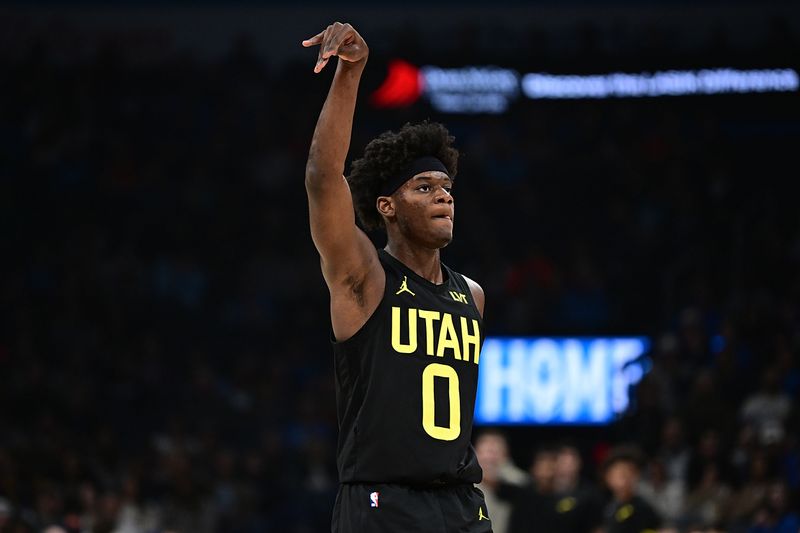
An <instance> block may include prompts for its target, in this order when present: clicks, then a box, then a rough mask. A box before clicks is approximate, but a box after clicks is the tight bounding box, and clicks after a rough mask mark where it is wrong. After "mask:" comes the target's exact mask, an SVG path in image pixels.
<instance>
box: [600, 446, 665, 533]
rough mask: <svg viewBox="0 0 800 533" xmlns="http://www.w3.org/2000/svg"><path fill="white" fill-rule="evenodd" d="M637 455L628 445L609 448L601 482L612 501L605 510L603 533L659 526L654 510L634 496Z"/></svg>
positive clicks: (633, 532)
mask: <svg viewBox="0 0 800 533" xmlns="http://www.w3.org/2000/svg"><path fill="white" fill-rule="evenodd" d="M641 461H642V455H641V452H640V451H639V450H638V449H637V448H635V447H631V446H620V447H617V448H614V449H612V450H611V451H610V452H609V454H608V457H607V458H606V460H605V462H604V464H603V479H604V481H605V483H606V486H608V489H609V490H610V491H611V497H612V500H611V502H610V503H609V504H608V506H607V507H606V510H605V523H604V529H603V530H604V532H605V533H642V532H644V531H648V530H656V529H658V528H659V527H661V518H660V517H659V516H658V514H657V513H656V511H655V509H653V507H652V506H651V505H650V504H649V503H647V501H645V500H644V499H643V498H641V497H640V496H638V495H637V491H638V485H639V476H640V468H641Z"/></svg>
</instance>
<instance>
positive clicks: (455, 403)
mask: <svg viewBox="0 0 800 533" xmlns="http://www.w3.org/2000/svg"><path fill="white" fill-rule="evenodd" d="M303 46H306V47H312V46H319V54H318V56H317V62H316V65H315V67H314V72H315V73H319V72H320V71H321V70H322V69H323V68H325V65H326V64H327V63H328V61H330V60H331V59H332V58H334V57H338V64H337V66H336V71H335V73H334V78H333V81H332V82H331V86H330V91H329V92H328V97H327V98H326V100H325V103H324V104H323V107H322V111H321V112H320V115H319V119H318V121H317V126H316V128H315V130H314V136H313V138H312V141H311V147H310V149H309V154H308V161H307V164H306V180H305V184H306V192H307V195H308V204H309V213H310V226H311V237H312V240H313V242H314V245H315V246H316V248H317V251H318V252H319V255H320V266H321V268H322V274H323V277H324V279H325V282H326V284H327V286H328V289H329V292H330V306H329V309H330V318H331V327H332V333H333V338H332V341H333V351H334V359H335V362H334V365H335V367H336V398H337V407H338V417H339V431H340V437H339V448H338V454H337V458H338V466H339V481H340V485H339V492H338V494H337V497H336V503H335V504H334V511H333V519H332V530H333V531H334V532H335V533H336V532H340V531H341V532H356V531H358V532H362V531H365V530H366V531H381V532H389V531H397V532H406V531H453V532H455V531H459V532H462V531H474V532H475V533H478V532H487V531H491V529H492V526H491V520H490V519H489V516H488V512H487V510H486V502H485V501H484V498H483V493H482V492H481V491H480V489H478V488H476V487H475V483H479V482H480V481H481V476H482V474H481V467H480V465H479V464H478V460H477V458H476V456H475V450H474V448H473V447H472V444H471V441H470V439H471V434H472V417H473V414H474V411H475V395H476V389H477V382H478V363H479V357H480V348H481V345H482V341H483V335H482V332H481V324H482V319H483V305H484V293H483V289H482V288H481V287H480V286H479V285H478V284H477V283H475V282H474V281H472V280H469V279H468V278H466V277H464V276H462V275H461V274H458V273H456V272H455V271H453V270H451V269H449V268H448V267H447V266H445V265H444V264H443V263H442V262H441V256H440V250H441V248H444V247H445V246H447V245H448V244H449V243H450V241H451V240H452V238H453V219H454V215H455V210H454V209H455V206H454V200H453V196H452V194H451V192H452V187H453V178H454V177H455V174H456V171H457V164H458V151H457V150H456V149H455V148H454V147H453V141H454V138H453V137H452V136H451V135H450V134H449V132H448V131H447V130H446V129H445V128H444V126H442V125H441V124H437V123H431V122H423V123H421V124H416V125H411V124H406V125H405V126H403V128H402V129H401V130H400V131H399V132H385V133H383V134H381V135H380V136H378V137H377V138H375V139H373V140H372V141H371V142H370V143H369V144H367V146H366V148H365V149H364V156H363V157H362V158H360V159H358V160H356V161H354V162H353V164H352V166H351V170H350V175H349V176H348V177H347V178H345V177H344V176H343V172H344V165H345V160H346V158H347V153H348V150H349V147H350V140H351V139H350V138H351V132H352V124H353V113H354V111H355V104H356V97H357V94H358V85H359V82H360V80H361V75H362V73H363V71H364V66H365V65H366V62H367V56H368V53H369V51H368V48H367V44H366V42H364V39H363V38H362V37H361V35H359V34H358V32H356V30H355V29H354V28H353V27H352V26H350V25H349V24H341V23H339V22H336V23H334V24H332V25H330V26H328V28H327V29H325V30H324V31H322V32H320V33H319V34H317V35H315V36H314V37H312V38H310V39H307V40H305V41H303ZM355 212H357V213H358V218H359V220H360V221H361V223H362V225H363V226H364V227H365V229H367V230H374V229H379V228H383V229H385V231H386V236H387V244H386V246H385V248H382V249H377V250H376V248H375V245H374V244H373V243H372V241H371V240H370V238H369V237H368V236H367V234H366V233H365V232H364V230H362V229H361V228H360V227H359V226H357V225H356V220H355ZM419 320H423V324H421V325H420V324H418V322H419ZM434 331H437V332H438V334H435V333H434ZM462 348H463V353H462ZM445 356H447V357H446V358H445ZM431 357H435V359H433V360H432V359H431ZM437 379H438V381H440V382H442V381H444V382H445V383H446V384H447V386H446V388H445V387H436V386H435V385H434V382H435V381H436V380H437ZM442 405H447V406H448V414H447V415H445V416H439V417H438V420H437V416H436V411H437V410H440V409H437V408H436V406H442Z"/></svg>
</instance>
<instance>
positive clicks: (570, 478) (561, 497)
mask: <svg viewBox="0 0 800 533" xmlns="http://www.w3.org/2000/svg"><path fill="white" fill-rule="evenodd" d="M582 466H583V460H582V459H581V454H580V452H579V451H578V449H577V448H576V447H575V446H573V445H571V444H562V445H561V446H559V447H558V448H556V460H555V477H554V492H555V501H554V505H555V512H556V514H555V518H554V522H555V530H556V531H560V532H563V533H589V532H592V531H595V530H597V529H598V528H600V527H601V526H602V522H603V508H602V507H603V506H602V495H601V494H600V491H599V490H598V489H597V488H596V487H595V486H594V485H592V484H590V483H587V482H586V481H585V480H583V479H582V478H581V468H582Z"/></svg>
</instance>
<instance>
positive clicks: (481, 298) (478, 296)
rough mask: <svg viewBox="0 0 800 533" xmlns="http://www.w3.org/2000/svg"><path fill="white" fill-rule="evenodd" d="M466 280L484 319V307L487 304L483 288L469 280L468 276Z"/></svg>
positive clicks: (465, 277)
mask: <svg viewBox="0 0 800 533" xmlns="http://www.w3.org/2000/svg"><path fill="white" fill-rule="evenodd" d="M464 279H465V280H466V281H467V285H469V292H471V293H472V299H473V300H474V301H475V306H476V307H477V308H478V312H480V314H481V318H483V306H484V304H485V303H486V295H485V294H483V288H482V287H481V286H480V285H478V284H477V283H476V282H474V281H472V280H471V279H469V278H468V277H467V276H464Z"/></svg>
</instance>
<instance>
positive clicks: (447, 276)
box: [378, 248, 453, 292]
mask: <svg viewBox="0 0 800 533" xmlns="http://www.w3.org/2000/svg"><path fill="white" fill-rule="evenodd" d="M378 252H379V253H380V254H381V256H382V257H384V258H386V259H387V260H388V261H389V262H390V263H392V264H393V265H395V266H396V267H398V268H399V269H400V270H402V271H403V272H405V273H406V274H407V275H408V277H410V278H411V279H413V280H414V281H416V282H417V283H419V284H420V285H423V286H425V287H426V288H428V289H430V290H433V291H437V292H444V291H445V290H447V288H448V287H450V284H451V281H452V277H453V276H452V273H451V272H450V269H449V268H448V267H447V265H445V264H444V263H442V262H441V259H440V260H439V264H440V265H441V268H442V283H441V284H436V283H434V282H432V281H431V280H429V279H425V278H423V277H422V276H420V275H419V274H417V273H416V272H414V270H412V269H411V268H410V267H409V266H408V265H406V264H405V263H403V262H402V261H400V260H399V259H398V258H396V257H395V256H393V255H392V254H390V253H389V252H387V251H386V250H384V249H383V248H378Z"/></svg>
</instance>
